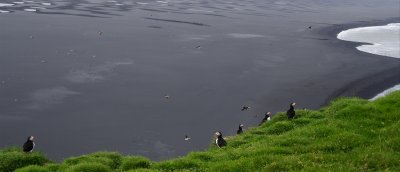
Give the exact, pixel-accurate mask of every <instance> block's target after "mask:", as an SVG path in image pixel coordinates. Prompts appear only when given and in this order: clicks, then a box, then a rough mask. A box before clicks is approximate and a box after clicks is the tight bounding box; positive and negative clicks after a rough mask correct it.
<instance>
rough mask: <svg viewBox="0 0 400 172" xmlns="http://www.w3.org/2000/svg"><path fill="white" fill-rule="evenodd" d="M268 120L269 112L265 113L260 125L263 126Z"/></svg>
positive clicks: (269, 117)
mask: <svg viewBox="0 0 400 172" xmlns="http://www.w3.org/2000/svg"><path fill="white" fill-rule="evenodd" d="M269 120H271V112H266V113H265V116H264V118H263V120H262V121H261V123H260V125H261V124H263V123H264V122H266V121H269Z"/></svg>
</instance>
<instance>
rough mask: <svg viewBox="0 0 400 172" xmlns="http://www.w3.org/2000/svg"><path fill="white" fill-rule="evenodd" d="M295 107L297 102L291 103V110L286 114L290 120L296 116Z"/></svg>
mask: <svg viewBox="0 0 400 172" xmlns="http://www.w3.org/2000/svg"><path fill="white" fill-rule="evenodd" d="M294 106H296V103H295V102H293V103H290V108H289V110H287V112H286V115H287V117H288V119H293V118H294V116H295V115H296V111H294Z"/></svg>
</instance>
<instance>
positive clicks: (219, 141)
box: [215, 132, 226, 148]
mask: <svg viewBox="0 0 400 172" xmlns="http://www.w3.org/2000/svg"><path fill="white" fill-rule="evenodd" d="M215 135H216V136H217V139H215V144H217V146H218V147H219V148H221V147H224V146H226V141H225V139H224V138H222V134H221V132H216V133H215Z"/></svg>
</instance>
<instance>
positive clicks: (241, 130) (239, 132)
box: [236, 124, 244, 134]
mask: <svg viewBox="0 0 400 172" xmlns="http://www.w3.org/2000/svg"><path fill="white" fill-rule="evenodd" d="M242 127H244V125H243V124H240V125H239V129H238V130H237V131H236V134H242V133H243V128H242Z"/></svg>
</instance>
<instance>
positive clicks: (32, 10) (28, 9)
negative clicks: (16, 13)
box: [24, 8, 36, 12]
mask: <svg viewBox="0 0 400 172" xmlns="http://www.w3.org/2000/svg"><path fill="white" fill-rule="evenodd" d="M24 11H29V12H35V11H36V9H32V8H25V9H24Z"/></svg>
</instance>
